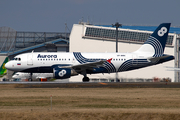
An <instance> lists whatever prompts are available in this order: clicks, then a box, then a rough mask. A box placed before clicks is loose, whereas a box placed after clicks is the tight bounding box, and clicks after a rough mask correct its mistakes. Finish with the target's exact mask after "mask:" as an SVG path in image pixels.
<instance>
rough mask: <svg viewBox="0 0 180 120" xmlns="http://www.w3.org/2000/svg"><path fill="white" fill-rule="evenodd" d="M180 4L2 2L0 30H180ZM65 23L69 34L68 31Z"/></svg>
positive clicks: (158, 0) (164, 0)
mask: <svg viewBox="0 0 180 120" xmlns="http://www.w3.org/2000/svg"><path fill="white" fill-rule="evenodd" d="M179 5H180V0H0V27H3V26H7V27H11V28H13V29H14V30H16V31H26V32H66V31H67V32H70V31H71V29H72V26H73V24H78V23H79V22H80V21H84V22H87V21H89V22H90V23H92V24H100V25H103V24H106V25H108V24H109V25H111V24H114V23H115V22H119V23H121V24H122V25H153V26H154V25H155V26H158V25H159V24H160V23H163V22H170V23H172V26H178V27H180V6H179ZM65 23H66V24H67V27H68V29H69V30H66V29H65Z"/></svg>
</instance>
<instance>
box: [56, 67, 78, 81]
mask: <svg viewBox="0 0 180 120" xmlns="http://www.w3.org/2000/svg"><path fill="white" fill-rule="evenodd" d="M74 75H78V73H77V72H76V71H74V70H72V69H71V68H54V78H56V79H66V78H70V77H71V76H74Z"/></svg>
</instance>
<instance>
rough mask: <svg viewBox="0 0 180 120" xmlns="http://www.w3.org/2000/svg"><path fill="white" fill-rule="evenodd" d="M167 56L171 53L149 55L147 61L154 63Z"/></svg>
mask: <svg viewBox="0 0 180 120" xmlns="http://www.w3.org/2000/svg"><path fill="white" fill-rule="evenodd" d="M168 57H172V55H166V54H164V55H163V56H161V57H150V58H148V60H149V62H152V63H155V62H157V61H159V60H161V59H165V58H168ZM173 57H174V56H173Z"/></svg>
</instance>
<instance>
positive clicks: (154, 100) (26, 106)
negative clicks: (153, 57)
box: [0, 85, 180, 120]
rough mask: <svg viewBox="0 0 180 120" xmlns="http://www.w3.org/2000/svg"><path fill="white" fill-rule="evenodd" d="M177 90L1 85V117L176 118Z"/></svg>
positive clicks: (178, 113)
mask: <svg viewBox="0 0 180 120" xmlns="http://www.w3.org/2000/svg"><path fill="white" fill-rule="evenodd" d="M179 91H180V88H15V85H14V86H12V85H11V86H9V85H0V118H1V119H2V120H6V119H10V120H11V119H18V120H21V119H26V120H31V119H35V120H36V119H37V120H39V119H48V120H49V119H50V120H54V119H63V120H66V119H68V120H69V119H70V120H71V119H72V120H74V119H79V120H84V119H86V120H88V119H89V120H91V119H99V120H104V119H107V120H109V119H113V120H114V119H127V120H128V119H129V120H131V119H134V120H136V119H156V120H168V119H179V118H180V102H179V99H180V94H179ZM51 95H52V110H51V104H50V96H51Z"/></svg>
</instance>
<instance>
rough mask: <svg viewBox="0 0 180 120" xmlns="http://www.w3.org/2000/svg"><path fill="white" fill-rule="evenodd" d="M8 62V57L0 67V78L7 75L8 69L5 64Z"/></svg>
mask: <svg viewBox="0 0 180 120" xmlns="http://www.w3.org/2000/svg"><path fill="white" fill-rule="evenodd" d="M7 62H8V57H6V58H5V60H4V62H3V63H2V65H1V67H0V76H3V75H4V74H6V71H7V69H6V68H5V64H6V63H7Z"/></svg>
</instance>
